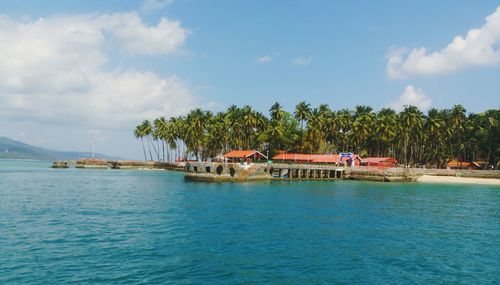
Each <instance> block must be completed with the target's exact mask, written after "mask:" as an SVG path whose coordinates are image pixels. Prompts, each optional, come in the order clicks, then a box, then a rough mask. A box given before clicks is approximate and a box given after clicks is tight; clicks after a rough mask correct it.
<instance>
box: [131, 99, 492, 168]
mask: <svg viewBox="0 0 500 285" xmlns="http://www.w3.org/2000/svg"><path fill="white" fill-rule="evenodd" d="M499 122H500V109H490V110H487V111H485V112H482V113H479V114H474V113H467V112H466V110H465V109H464V107H463V106H461V105H455V106H454V107H453V108H451V109H441V110H438V109H430V110H429V111H428V112H427V114H424V113H422V112H421V111H420V110H419V109H418V108H417V107H414V106H405V108H404V110H402V111H401V112H399V113H398V112H396V111H394V110H393V109H390V108H384V109H381V110H380V111H378V112H374V111H373V109H372V108H371V107H369V106H361V105H358V106H356V107H355V109H354V110H348V109H341V110H337V111H334V110H332V109H330V107H329V106H328V105H326V104H322V105H319V106H318V107H315V108H312V107H311V105H310V104H308V103H306V102H300V103H299V104H297V106H296V107H295V110H294V112H293V113H289V112H287V111H285V110H284V109H283V107H282V106H281V105H280V104H279V103H275V104H274V105H272V106H271V108H270V109H269V116H266V115H264V114H262V113H260V112H257V111H255V110H253V109H252V108H251V107H250V106H244V107H242V108H239V107H237V106H235V105H232V106H230V107H229V108H228V109H227V110H226V111H225V112H218V113H215V114H214V113H212V112H210V111H203V110H201V109H194V110H192V111H191V112H189V113H188V114H187V115H186V116H182V117H172V118H169V119H166V118H164V117H161V118H157V119H155V120H154V121H153V122H151V121H148V120H145V121H144V122H142V124H140V125H138V126H137V127H136V128H135V130H134V134H135V136H136V138H138V139H140V140H141V142H142V147H143V151H144V158H145V159H146V160H148V159H149V160H159V161H174V160H176V159H187V158H189V157H192V158H195V159H196V160H209V159H214V158H216V157H218V156H219V155H220V154H222V153H224V152H227V151H229V150H234V149H257V150H260V151H262V152H263V153H266V152H267V153H268V154H269V155H270V156H272V155H274V154H276V153H278V152H279V151H280V150H285V151H288V152H302V153H322V154H325V153H337V152H349V151H350V152H355V153H358V154H360V155H361V156H362V157H366V156H392V157H396V158H397V159H398V161H400V163H401V164H403V165H408V166H422V165H426V166H429V167H444V166H445V165H446V163H447V162H448V161H449V160H452V159H453V160H457V161H468V162H470V161H482V162H485V163H486V164H487V165H493V166H494V167H495V168H498V164H499V163H500V162H499V158H500V126H499Z"/></svg>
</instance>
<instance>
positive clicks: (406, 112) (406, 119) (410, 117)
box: [400, 105, 423, 165]
mask: <svg viewBox="0 0 500 285" xmlns="http://www.w3.org/2000/svg"><path fill="white" fill-rule="evenodd" d="M400 121H401V127H402V135H403V138H404V146H403V153H404V160H405V163H406V165H409V164H413V163H414V153H415V148H416V146H418V138H419V135H420V130H421V128H422V126H423V115H422V112H420V110H418V108H417V107H415V106H411V105H410V106H405V107H404V109H403V111H402V112H401V113H400ZM408 148H409V149H410V157H409V158H408Z"/></svg>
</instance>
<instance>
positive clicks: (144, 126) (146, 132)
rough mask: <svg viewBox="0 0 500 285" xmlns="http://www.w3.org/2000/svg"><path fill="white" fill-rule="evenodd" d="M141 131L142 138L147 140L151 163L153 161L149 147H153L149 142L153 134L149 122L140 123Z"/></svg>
mask: <svg viewBox="0 0 500 285" xmlns="http://www.w3.org/2000/svg"><path fill="white" fill-rule="evenodd" d="M141 127H142V131H143V134H144V136H145V137H146V138H147V139H148V142H149V144H148V150H149V158H150V159H151V161H153V154H152V153H151V145H152V146H153V148H154V145H153V142H152V141H151V134H152V132H153V126H152V125H151V122H150V121H149V120H144V121H143V122H142V125H141Z"/></svg>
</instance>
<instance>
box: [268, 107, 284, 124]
mask: <svg viewBox="0 0 500 285" xmlns="http://www.w3.org/2000/svg"><path fill="white" fill-rule="evenodd" d="M269 114H270V115H271V120H272V121H275V122H277V121H281V120H282V119H283V117H284V116H285V112H284V111H283V107H282V106H281V105H280V103H278V102H276V103H274V104H273V105H272V106H271V109H269Z"/></svg>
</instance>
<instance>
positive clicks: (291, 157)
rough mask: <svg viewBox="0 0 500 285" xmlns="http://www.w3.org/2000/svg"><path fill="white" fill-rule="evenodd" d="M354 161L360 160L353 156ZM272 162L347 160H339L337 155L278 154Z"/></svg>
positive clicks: (340, 159) (331, 161)
mask: <svg viewBox="0 0 500 285" xmlns="http://www.w3.org/2000/svg"><path fill="white" fill-rule="evenodd" d="M353 158H354V159H360V157H359V156H358V155H356V154H355V155H354V156H353ZM273 160H287V161H290V160H293V161H300V162H306V161H307V162H312V163H335V162H340V161H346V160H348V158H347V157H342V158H340V155H339V154H303V153H280V154H278V155H276V156H274V157H273Z"/></svg>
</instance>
